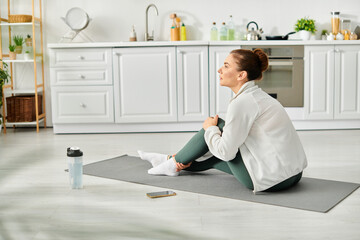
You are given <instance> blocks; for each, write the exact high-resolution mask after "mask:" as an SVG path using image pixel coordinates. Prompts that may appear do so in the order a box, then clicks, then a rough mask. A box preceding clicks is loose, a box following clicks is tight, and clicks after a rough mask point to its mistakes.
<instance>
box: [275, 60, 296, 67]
mask: <svg viewBox="0 0 360 240" xmlns="http://www.w3.org/2000/svg"><path fill="white" fill-rule="evenodd" d="M293 65H294V62H293V61H271V60H270V61H269V66H293Z"/></svg>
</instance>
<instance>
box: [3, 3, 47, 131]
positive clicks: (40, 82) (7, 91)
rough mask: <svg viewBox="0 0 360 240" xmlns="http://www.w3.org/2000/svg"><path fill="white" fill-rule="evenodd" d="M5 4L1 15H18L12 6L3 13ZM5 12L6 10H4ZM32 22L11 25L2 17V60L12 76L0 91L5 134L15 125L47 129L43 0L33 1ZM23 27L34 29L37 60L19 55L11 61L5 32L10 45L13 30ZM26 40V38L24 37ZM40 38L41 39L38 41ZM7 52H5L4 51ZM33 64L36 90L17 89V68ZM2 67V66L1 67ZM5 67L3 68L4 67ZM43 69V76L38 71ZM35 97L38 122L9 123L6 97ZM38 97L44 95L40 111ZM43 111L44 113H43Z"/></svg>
mask: <svg viewBox="0 0 360 240" xmlns="http://www.w3.org/2000/svg"><path fill="white" fill-rule="evenodd" d="M2 5H3V3H0V14H1V12H7V14H8V15H10V14H14V13H13V12H15V13H16V14H18V13H17V12H16V11H12V10H13V9H10V4H5V5H6V10H7V11H1V10H2V9H1V7H2ZM35 8H36V10H37V12H39V13H40V16H39V17H36V16H35V15H34V12H35ZM4 10H5V9H4ZM31 10H32V11H31V12H32V19H33V21H32V22H21V23H9V22H8V19H6V18H2V17H1V16H0V59H3V62H4V63H6V64H8V65H9V74H10V76H11V81H10V82H9V83H8V84H6V85H4V86H3V87H2V89H0V91H2V93H3V94H2V96H3V97H2V102H3V109H2V115H3V116H4V123H3V126H4V133H6V127H7V126H15V125H36V131H37V132H39V124H40V123H43V124H44V127H46V110H45V87H44V83H45V81H44V57H43V54H44V50H43V32H42V16H41V12H42V10H41V0H39V4H38V6H35V4H34V1H32V9H31ZM21 26H28V27H32V28H29V29H31V30H29V34H30V31H31V34H32V38H33V39H32V46H31V47H32V54H31V56H34V55H33V53H36V54H35V56H36V58H35V59H29V60H25V59H23V54H19V55H18V58H19V59H15V60H10V59H9V49H8V48H6V49H3V46H2V45H3V44H2V42H3V31H5V30H6V29H8V34H4V36H8V37H9V45H11V44H13V43H12V38H13V34H12V30H13V29H14V28H16V27H21ZM23 37H24V38H25V36H23ZM37 38H39V39H37ZM36 40H38V41H39V40H40V44H38V43H37V41H36ZM4 50H5V51H4ZM24 63H25V64H27V63H32V64H33V67H34V70H33V83H34V88H32V89H17V88H16V87H15V86H16V84H15V79H14V78H15V77H14V75H15V74H14V72H15V71H16V68H17V67H18V68H21V67H22V64H24ZM1 66H2V65H1ZM2 67H3V66H2ZM40 67H41V74H39V72H38V71H37V70H38V69H39V68H40ZM25 94H26V95H34V97H35V106H34V107H35V114H36V119H37V120H36V121H33V122H7V109H6V97H5V96H16V95H25ZM38 95H42V96H43V97H42V109H38ZM41 110H42V111H41ZM41 112H42V113H41Z"/></svg>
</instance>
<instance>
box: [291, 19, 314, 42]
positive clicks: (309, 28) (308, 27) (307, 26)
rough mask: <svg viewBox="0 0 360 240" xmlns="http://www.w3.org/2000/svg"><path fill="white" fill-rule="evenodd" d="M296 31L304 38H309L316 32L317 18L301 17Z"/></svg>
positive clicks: (296, 25)
mask: <svg viewBox="0 0 360 240" xmlns="http://www.w3.org/2000/svg"><path fill="white" fill-rule="evenodd" d="M295 31H296V32H299V34H300V38H301V39H302V40H309V39H310V36H311V34H313V33H315V32H316V27H315V20H313V19H309V18H301V19H299V20H297V22H296V24H295Z"/></svg>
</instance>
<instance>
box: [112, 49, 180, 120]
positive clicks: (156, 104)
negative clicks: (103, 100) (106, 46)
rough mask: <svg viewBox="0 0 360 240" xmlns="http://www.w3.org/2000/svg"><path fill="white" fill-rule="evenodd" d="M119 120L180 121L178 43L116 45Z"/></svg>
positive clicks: (116, 99)
mask: <svg viewBox="0 0 360 240" xmlns="http://www.w3.org/2000/svg"><path fill="white" fill-rule="evenodd" d="M113 73H114V96H115V122H116V123H149V122H175V121H177V103H176V99H177V95H176V58H175V47H148V48H114V49H113Z"/></svg>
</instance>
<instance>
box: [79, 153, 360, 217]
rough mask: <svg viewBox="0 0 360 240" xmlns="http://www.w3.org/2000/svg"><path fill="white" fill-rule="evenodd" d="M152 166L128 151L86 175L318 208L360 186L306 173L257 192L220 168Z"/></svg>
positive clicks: (87, 169)
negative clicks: (156, 169) (174, 171)
mask: <svg viewBox="0 0 360 240" xmlns="http://www.w3.org/2000/svg"><path fill="white" fill-rule="evenodd" d="M150 167H151V165H150V163H148V162H147V161H143V160H141V159H140V158H138V157H132V156H127V155H124V156H120V157H116V158H112V159H108V160H104V161H100V162H95V163H91V164H88V165H85V166H84V169H83V171H84V174H86V175H91V176H97V177H103V178H110V179H115V180H120V181H126V182H132V183H139V184H145V185H150V186H156V187H162V188H164V190H168V189H173V190H181V191H188V192H194V193H201V194H207V195H212V196H218V197H226V198H232V199H238V200H244V201H250V202H257V203H265V204H270V205H277V206H283V207H290V208H297V209H303V210H310V211H316V212H327V211H329V210H330V209H331V208H333V207H334V206H335V205H337V204H338V203H339V202H341V201H342V200H343V199H345V198H346V197H347V196H348V195H350V194H351V193H352V192H353V191H355V190H356V189H357V188H358V187H359V186H360V184H356V183H348V182H338V181H330V180H322V179H315V178H307V177H303V178H302V179H301V180H300V182H299V183H298V184H297V185H296V186H294V187H292V188H290V189H288V190H285V191H281V192H272V193H262V192H261V193H257V194H256V195H255V194H254V193H253V192H252V191H251V190H249V189H247V188H246V187H244V186H243V185H242V184H241V183H239V182H238V181H237V180H236V179H235V178H234V177H233V176H232V175H229V174H226V173H222V172H220V171H218V170H208V171H205V172H198V173H194V172H186V171H181V173H180V176H178V177H167V176H154V175H149V174H148V173H147V170H148V169H149V168H150Z"/></svg>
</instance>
